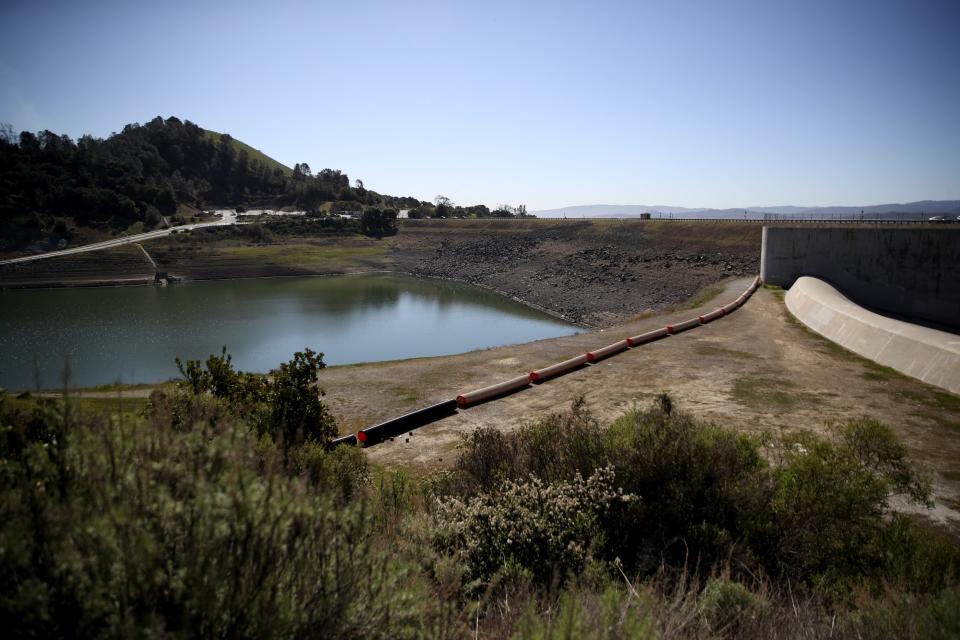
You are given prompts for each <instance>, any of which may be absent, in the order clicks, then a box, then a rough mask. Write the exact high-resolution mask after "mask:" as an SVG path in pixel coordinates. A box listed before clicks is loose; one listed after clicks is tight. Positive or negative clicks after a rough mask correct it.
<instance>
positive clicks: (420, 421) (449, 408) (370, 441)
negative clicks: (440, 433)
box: [357, 400, 457, 447]
mask: <svg viewBox="0 0 960 640" xmlns="http://www.w3.org/2000/svg"><path fill="white" fill-rule="evenodd" d="M456 412H457V401H456V400H444V401H443V402H438V403H437V404H432V405H430V406H429V407H424V408H423V409H418V410H416V411H411V412H410V413H406V414H404V415H402V416H399V417H397V418H392V419H390V420H387V421H386V422H381V423H380V424H375V425H373V426H372V427H367V428H366V429H363V430H362V431H360V432H359V433H358V434H357V439H358V440H359V441H360V442H361V443H362V444H363V446H364V447H370V446H373V445H375V444H378V443H380V442H383V441H384V440H388V439H389V438H393V437H395V436H399V435H401V434H404V433H406V432H408V431H412V430H413V429H416V428H417V427H422V426H423V425H425V424H429V423H431V422H434V421H435V420H439V419H441V418H446V417H447V416H449V415H453V414H454V413H456Z"/></svg>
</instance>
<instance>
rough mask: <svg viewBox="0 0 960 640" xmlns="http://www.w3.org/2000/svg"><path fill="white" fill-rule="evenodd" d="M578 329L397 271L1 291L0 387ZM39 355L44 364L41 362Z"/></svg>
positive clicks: (153, 377) (425, 349)
mask: <svg viewBox="0 0 960 640" xmlns="http://www.w3.org/2000/svg"><path fill="white" fill-rule="evenodd" d="M573 331H575V328H574V327H572V326H570V325H568V324H566V323H563V322H561V321H559V320H556V319H555V318H552V317H550V316H547V315H545V314H542V313H540V312H538V311H535V310H533V309H530V308H529V307H526V306H523V305H521V304H518V303H515V302H513V301H511V300H509V299H507V298H504V297H502V296H499V295H497V294H495V293H492V292H489V291H486V290H483V289H480V288H477V287H471V286H469V285H463V284H458V283H452V282H445V281H438V280H420V279H416V278H410V277H406V276H396V275H392V274H371V275H364V276H345V277H335V278H276V279H255V280H232V281H216V282H195V283H188V284H184V285H179V286H175V287H166V288H154V287H126V288H101V289H61V290H43V291H4V292H0V353H2V354H3V358H2V360H0V386H3V387H6V388H8V389H25V388H32V387H34V386H35V380H34V378H35V371H36V370H39V373H40V376H41V386H43V387H51V386H56V385H57V379H58V375H59V372H60V370H61V369H62V368H63V362H64V358H65V357H69V358H70V363H71V370H72V380H73V384H74V385H76V386H90V385H95V384H107V383H112V382H115V381H117V380H122V381H123V382H156V381H158V380H163V379H167V378H170V377H172V376H174V375H176V369H175V367H174V364H173V358H174V356H177V355H179V356H180V357H182V358H204V357H206V355H208V354H210V353H212V352H216V351H219V349H220V348H221V346H223V345H226V346H227V347H228V348H229V350H230V352H231V353H232V354H233V355H234V360H235V362H236V363H237V366H239V367H240V368H242V369H246V370H251V371H266V370H269V369H271V368H273V367H276V366H277V365H278V364H279V363H280V362H282V361H284V360H286V359H288V358H289V357H290V356H291V354H292V353H293V352H294V351H296V350H299V349H302V348H304V347H310V348H312V349H314V350H317V351H322V352H324V353H325V354H326V357H325V361H326V362H327V363H328V364H347V363H353V362H365V361H371V360H386V359H394V358H408V357H416V356H430V355H441V354H446V353H459V352H462V351H468V350H471V349H476V348H483V347H491V346H497V345H502V344H508V343H518V342H526V341H529V340H536V339H540V338H545V337H552V336H558V335H565V334H568V333H572V332H573ZM35 363H36V366H35Z"/></svg>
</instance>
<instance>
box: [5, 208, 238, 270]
mask: <svg viewBox="0 0 960 640" xmlns="http://www.w3.org/2000/svg"><path fill="white" fill-rule="evenodd" d="M216 213H218V214H220V219H219V220H214V221H213V222H197V223H194V224H184V225H180V226H177V227H169V228H167V229H157V230H156V231H147V232H145V233H135V234H133V235H129V236H123V237H121V238H113V239H111V240H104V241H103V242H94V243H92V244H85V245H83V246H80V247H71V248H70V249H61V250H59V251H48V252H46V253H38V254H35V255H32V256H21V257H19V258H10V259H8V260H0V265H7V264H21V263H24V262H33V261H35V260H45V259H48V258H59V257H62V256H71V255H74V254H77V253H87V252H90V251H102V250H104V249H111V248H113V247H119V246H122V245H125V244H131V243H139V242H145V241H147V240H153V239H156V238H162V237H164V236H168V235H170V234H171V233H177V232H180V231H190V230H192V229H203V228H204V227H222V226H226V225H231V224H237V214H236V213H235V212H233V211H231V210H229V209H222V210H219V211H216ZM141 248H142V247H141ZM144 253H146V251H145V250H144ZM147 257H148V258H149V255H148V256H147ZM151 262H152V259H151Z"/></svg>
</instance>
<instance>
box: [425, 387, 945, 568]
mask: <svg viewBox="0 0 960 640" xmlns="http://www.w3.org/2000/svg"><path fill="white" fill-rule="evenodd" d="M764 447H766V449H767V451H766V452H765V451H764ZM768 458H772V459H773V460H774V461H775V462H776V464H772V465H771V464H770V463H769V462H768ZM604 465H612V466H613V469H614V470H615V476H616V482H617V488H618V489H619V490H621V491H622V492H623V493H625V494H630V495H636V496H638V497H639V501H637V502H635V503H632V504H629V505H624V506H622V507H621V508H620V509H619V511H618V513H617V517H616V518H608V519H606V520H604V521H603V522H602V523H601V524H602V527H603V534H604V535H603V538H604V540H605V546H604V548H603V549H602V550H598V551H599V552H600V553H601V554H602V557H604V558H605V559H607V560H612V559H614V558H620V559H621V560H622V561H624V562H625V563H626V565H627V566H628V567H630V568H631V569H632V570H636V571H640V572H652V571H656V570H657V568H658V567H659V566H660V565H661V564H662V563H663V562H666V563H667V564H669V565H672V566H676V567H680V566H693V567H699V568H700V569H699V570H700V571H709V570H710V569H711V568H712V567H714V566H716V565H718V564H723V563H729V562H731V561H735V562H734V565H735V566H737V567H741V568H743V567H749V568H753V569H754V570H761V571H764V572H766V573H769V574H771V575H777V576H780V575H782V576H789V577H790V578H792V579H799V580H801V581H803V582H806V583H810V584H813V583H824V584H826V583H829V584H842V583H844V582H847V581H848V580H849V579H851V578H854V577H857V576H859V577H860V578H862V577H863V576H865V575H869V574H876V575H879V574H883V573H884V572H885V571H886V570H887V569H885V568H884V567H885V566H886V567H889V566H890V561H889V559H888V558H889V550H890V549H891V547H890V545H891V544H893V538H891V539H890V540H888V541H886V542H885V536H886V537H889V535H888V533H887V532H889V531H890V528H891V526H893V525H892V524H891V520H890V518H889V515H890V507H889V504H888V498H889V497H890V496H891V495H895V494H900V495H904V496H906V497H907V498H908V499H911V500H914V501H916V502H919V503H921V504H927V502H928V500H929V481H928V480H926V479H925V477H924V476H923V474H922V473H920V472H919V471H918V470H917V469H916V468H915V467H914V466H913V465H912V464H911V463H910V461H909V460H908V458H907V457H906V450H905V448H904V447H903V445H902V444H900V443H899V442H898V441H897V439H896V437H895V436H894V435H893V433H892V431H891V430H890V429H889V428H888V427H885V426H884V425H882V424H880V423H878V422H876V421H871V420H855V421H852V422H850V423H849V424H847V425H844V426H843V427H842V428H840V429H839V430H838V431H837V434H836V438H835V439H834V441H832V442H831V441H828V440H824V439H821V438H818V437H814V436H806V437H803V438H800V439H784V440H776V441H774V440H770V439H760V438H757V437H752V436H748V435H745V434H742V433H738V432H736V431H734V430H732V429H726V428H723V427H720V426H717V425H714V424H709V423H704V422H701V421H698V420H695V419H693V418H692V417H691V416H689V415H687V414H685V413H683V412H681V411H678V410H677V409H676V408H675V406H674V403H673V401H672V400H671V399H670V397H669V396H667V395H666V394H661V395H660V396H659V397H658V398H657V401H656V402H655V403H654V404H653V406H652V407H651V408H648V409H644V410H641V409H632V410H630V411H628V412H627V413H625V414H624V415H623V416H621V417H620V418H618V419H617V420H615V421H614V422H613V423H612V424H611V425H610V427H609V428H606V429H603V428H602V427H600V426H599V425H598V424H597V422H596V421H595V420H594V419H593V418H592V417H591V416H590V414H589V411H587V409H586V408H585V407H584V405H583V403H582V401H576V402H575V403H574V406H573V407H572V408H571V410H570V411H568V412H566V413H562V414H556V415H552V416H549V417H548V418H546V419H544V420H542V421H541V422H539V423H536V424H532V425H527V426H525V427H523V428H522V429H520V430H518V431H515V432H512V433H509V434H504V433H500V432H498V431H495V430H493V429H480V430H477V431H476V432H474V433H472V434H470V435H468V436H467V437H466V438H465V439H464V441H463V443H462V446H461V448H460V452H459V455H458V459H457V463H456V472H455V474H453V476H452V477H450V478H448V479H447V480H446V481H445V482H444V483H442V485H443V486H442V487H441V488H440V492H441V494H442V493H443V492H444V491H446V492H449V493H452V494H453V495H460V496H464V495H472V494H474V493H476V492H479V493H481V494H486V493H490V494H492V495H497V490H498V488H499V487H500V486H502V485H503V483H504V482H507V483H510V482H512V483H514V485H511V486H515V484H516V483H521V482H524V481H525V480H524V478H527V477H535V478H537V479H538V481H539V482H542V483H544V484H545V485H550V484H551V483H556V482H570V481H572V480H573V479H574V478H575V477H576V475H577V474H583V475H584V476H586V475H589V474H591V473H594V472H595V470H597V469H600V468H603V467H604ZM900 526H904V525H900ZM902 535H907V534H905V533H904V534H902ZM902 535H901V537H902ZM910 535H915V536H922V535H924V534H922V533H919V532H913V533H911V534H910ZM899 548H901V549H902V548H903V545H900V547H899ZM923 548H925V547H923V546H915V549H923ZM931 557H937V558H940V559H941V560H942V559H943V557H944V556H943V555H942V550H941V549H939V548H938V549H937V550H936V552H931ZM885 558H887V559H886V560H885ZM925 562H926V564H924V565H923V566H925V567H929V570H928V571H927V575H926V576H925V577H924V578H923V579H924V580H926V581H927V582H929V583H930V584H932V585H942V584H944V580H946V578H945V577H944V576H945V575H946V573H945V572H947V571H952V569H941V570H937V569H935V568H934V567H933V566H932V563H931V562H930V561H929V560H927V561H925ZM885 563H886V565H885ZM951 566H953V565H951ZM901 572H903V569H901ZM860 578H858V579H860ZM911 579H912V582H911V584H914V585H916V584H918V581H919V578H917V577H913V578H911Z"/></svg>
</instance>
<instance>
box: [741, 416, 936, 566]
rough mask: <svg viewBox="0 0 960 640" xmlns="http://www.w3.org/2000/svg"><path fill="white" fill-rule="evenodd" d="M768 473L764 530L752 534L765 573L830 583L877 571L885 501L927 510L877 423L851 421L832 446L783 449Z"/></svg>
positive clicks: (915, 474) (921, 481)
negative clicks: (762, 553)
mask: <svg viewBox="0 0 960 640" xmlns="http://www.w3.org/2000/svg"><path fill="white" fill-rule="evenodd" d="M781 454H782V460H781V464H780V465H778V466H777V467H776V468H775V469H774V470H773V476H774V479H775V487H776V488H775V491H774V495H773V496H772V498H771V501H770V515H769V520H768V525H767V526H766V527H765V528H763V529H760V528H755V529H754V534H755V535H756V537H755V540H754V541H755V542H756V543H757V545H758V546H766V543H769V544H770V547H769V548H767V549H766V553H767V556H766V557H767V564H768V566H769V567H770V569H771V570H775V571H778V572H783V573H787V574H789V575H792V576H794V577H798V578H802V579H818V580H819V579H824V578H825V579H827V580H828V581H833V580H836V579H841V580H842V579H844V578H846V577H848V576H856V575H860V574H863V573H864V572H871V571H873V570H875V569H876V568H877V567H879V566H880V565H882V563H883V562H884V559H883V557H882V551H880V546H882V545H881V544H880V542H881V537H882V536H883V534H884V531H885V530H887V529H888V527H889V525H888V524H887V522H886V520H887V516H888V514H889V512H890V505H889V498H890V496H891V495H895V494H899V495H904V496H906V497H907V498H909V499H911V500H913V501H915V502H919V503H921V504H924V505H926V504H929V498H930V485H929V481H928V480H926V479H925V477H924V476H923V474H921V473H920V472H919V471H918V470H916V469H915V468H914V467H913V465H912V464H911V463H910V462H909V460H908V459H907V457H906V450H905V448H904V447H903V445H901V444H900V443H899V442H898V441H897V440H896V437H895V436H894V434H893V432H892V431H891V430H890V429H889V427H886V426H884V425H882V424H880V423H878V422H876V421H871V420H854V421H851V422H850V423H848V424H846V425H844V426H843V427H842V428H841V429H840V430H839V438H838V442H836V443H830V442H828V441H825V440H820V439H818V438H813V437H802V438H798V439H797V440H795V441H792V442H786V443H784V445H783V447H782V448H781Z"/></svg>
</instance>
